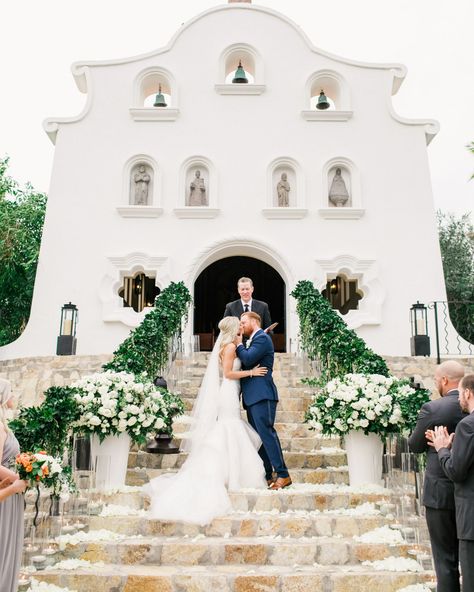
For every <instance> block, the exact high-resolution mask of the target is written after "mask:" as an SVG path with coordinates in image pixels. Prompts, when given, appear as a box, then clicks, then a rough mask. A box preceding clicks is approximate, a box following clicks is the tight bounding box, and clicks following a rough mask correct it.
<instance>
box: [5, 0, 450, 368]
mask: <svg viewBox="0 0 474 592" xmlns="http://www.w3.org/2000/svg"><path fill="white" fill-rule="evenodd" d="M233 44H247V45H248V46H250V47H251V48H254V50H255V52H256V55H257V56H258V59H260V61H261V63H260V64H259V66H258V67H259V69H258V77H257V78H258V79H256V84H259V85H261V87H259V92H260V94H255V95H227V94H221V92H223V91H221V92H217V91H216V88H215V85H216V84H218V83H221V82H222V80H221V79H219V71H220V68H221V70H222V64H221V66H220V65H219V58H220V56H221V55H223V53H225V51H226V49H227V48H229V47H230V46H232V45H233ZM257 61H258V60H257ZM149 68H152V69H153V68H156V69H159V70H160V71H162V72H165V73H169V76H170V85H171V87H172V89H174V95H173V99H172V105H171V107H170V108H172V109H176V110H177V111H176V112H175V111H173V112H171V113H172V114H173V118H175V119H174V120H171V121H162V120H152V121H136V120H134V118H133V117H132V115H131V113H130V109H131V108H132V107H137V106H139V105H137V100H138V99H137V98H136V97H137V96H138V94H139V93H138V90H137V89H136V88H134V82H135V81H136V80H137V79H139V78H140V75H141V74H142V73H143V72H144V71H146V70H147V69H149ZM320 70H326V71H330V72H334V73H335V75H337V77H339V78H340V80H342V81H345V83H344V88H343V89H341V92H342V95H343V104H342V103H341V109H340V110H341V111H344V113H346V115H343V117H342V119H343V120H342V121H332V120H330V119H331V118H334V112H329V111H328V112H323V113H319V114H318V117H319V118H320V119H321V118H324V117H325V116H326V120H322V121H321V120H319V121H311V120H308V116H306V117H305V116H304V114H303V113H302V112H303V111H305V110H308V109H309V96H307V94H306V92H307V88H308V84H309V83H308V81H309V80H310V78H311V77H312V76H313V75H314V74H315V73H316V72H318V71H320ZM73 71H74V73H75V75H76V79H77V81H78V85H79V87H80V88H82V90H84V91H86V92H87V93H88V101H87V106H86V108H85V110H84V112H83V113H82V114H81V115H80V116H78V117H75V118H74V117H73V118H70V119H69V120H49V121H48V122H47V123H46V129H47V130H48V131H49V133H50V134H51V136H52V138H53V139H54V138H55V141H56V150H55V160H54V166H53V171H52V180H51V188H50V192H49V201H48V208H47V215H46V222H45V229H44V235H43V242H42V247H41V254H40V260H39V266H38V273H37V280H36V284H35V292H34V298H33V305H32V312H31V318H30V322H29V323H28V326H27V328H26V330H25V332H24V334H23V335H22V336H21V337H20V339H18V340H17V341H16V342H14V343H13V344H10V345H9V346H6V347H4V348H1V349H0V357H2V358H12V357H20V356H37V355H50V354H53V353H54V352H55V348H56V337H57V335H58V329H59V316H60V309H61V306H62V304H64V303H65V302H68V301H72V302H73V303H75V304H76V305H77V307H78V308H79V315H80V322H79V325H78V331H77V338H78V346H77V353H80V354H99V353H109V352H111V351H112V350H113V349H114V348H115V347H116V346H117V345H118V344H119V343H120V341H122V340H123V339H124V338H125V337H126V336H127V334H128V332H129V330H130V325H131V324H137V323H138V320H139V317H138V315H136V314H135V313H133V312H132V311H130V310H128V311H125V312H124V311H123V309H121V307H120V303H121V301H120V300H119V298H118V296H117V295H116V291H117V286H118V285H119V283H120V266H121V265H122V268H123V269H125V268H127V266H128V269H129V270H132V269H149V270H151V271H153V270H156V272H157V283H158V284H159V285H160V287H162V288H163V287H165V286H166V285H167V283H169V281H171V280H173V281H179V280H181V279H184V280H185V282H186V284H187V285H188V287H189V289H190V290H191V291H192V290H193V283H194V280H195V279H196V278H197V276H198V275H199V273H200V271H202V269H204V268H205V267H206V265H208V264H209V263H211V262H213V261H215V260H217V259H220V258H222V257H225V256H232V255H248V256H252V257H256V258H258V259H263V260H265V261H266V262H267V263H270V264H271V265H273V266H274V267H275V268H276V269H277V270H278V271H279V272H280V273H281V274H282V276H283V279H284V280H285V282H286V286H287V289H288V293H289V292H290V291H291V290H292V289H293V287H294V285H295V283H296V282H297V281H298V280H300V279H311V280H313V281H314V282H315V283H316V284H317V285H318V287H321V286H322V285H323V284H324V283H325V281H326V273H327V272H328V271H331V269H333V268H334V269H333V271H338V270H339V269H340V268H341V265H343V264H344V265H346V266H347V268H348V269H349V271H352V272H354V273H357V274H359V275H358V277H359V278H360V282H359V283H360V285H362V286H363V287H364V291H365V293H366V298H364V299H363V300H362V301H361V303H360V310H359V311H352V312H351V313H349V314H348V315H346V317H345V320H346V321H348V322H349V324H350V325H352V326H354V327H356V328H357V331H358V333H359V334H360V335H361V336H362V337H363V338H364V339H366V340H367V342H368V344H369V345H370V346H371V347H373V348H374V349H375V350H376V351H377V352H379V353H381V354H385V355H406V354H407V353H409V337H410V326H409V317H408V311H409V308H410V306H411V304H412V303H413V302H415V301H416V300H420V301H422V302H423V301H431V300H435V299H445V297H446V296H445V288H444V281H443V275H442V267H441V259H440V253H439V245H438V240H437V232H436V224H435V218H434V206H433V198H432V192H431V185H430V174H429V168H428V160H427V152H426V150H427V148H426V143H427V142H426V140H427V137H428V138H431V136H432V135H433V134H434V133H436V129H437V128H436V123H435V122H430V121H427V122H424V121H404V120H401V119H400V118H397V116H395V115H394V114H393V112H392V106H391V93H392V89H393V88H395V90H396V88H397V87H398V85H399V83H400V82H401V80H402V79H403V76H404V68H403V67H402V66H399V65H373V64H360V63H355V62H351V61H350V60H345V59H342V58H335V57H333V56H329V55H327V54H325V53H324V52H322V51H320V50H317V49H316V48H314V47H313V46H312V45H311V44H310V42H309V41H308V40H307V38H306V37H305V36H304V34H303V33H302V32H301V31H300V30H299V28H297V27H296V26H295V25H294V24H293V23H291V22H290V21H288V20H287V19H286V18H285V17H284V16H282V15H280V14H278V13H275V12H273V11H271V10H269V9H266V8H263V7H260V6H252V5H249V4H230V5H226V6H219V7H216V8H215V9H212V10H210V11H208V12H206V13H204V14H203V15H199V16H198V17H196V18H195V19H194V20H192V21H191V22H190V23H187V24H186V25H184V26H183V27H182V28H181V30H180V31H179V32H178V33H177V34H176V36H175V37H174V38H173V39H172V41H171V42H170V43H169V45H168V46H166V47H165V48H163V49H161V50H158V51H156V52H153V53H151V54H148V55H145V56H140V57H135V58H130V59H124V60H117V61H115V62H97V63H91V64H77V65H75V66H74V68H73ZM240 86H243V85H240ZM249 88H250V86H249ZM239 90H240V89H239ZM247 90H248V89H247ZM56 131H57V134H56ZM137 155H145V156H147V157H149V159H150V161H153V162H155V163H156V166H157V174H156V176H155V192H154V203H153V206H154V207H156V208H157V210H156V215H154V217H139V218H138V217H123V216H122V215H120V213H119V212H118V211H117V208H118V207H120V206H126V205H127V196H126V194H125V191H124V186H127V179H126V178H124V174H125V173H124V171H125V170H126V168H127V166H129V163H130V162H131V159H133V158H134V157H136V156H137ZM194 157H196V159H198V160H199V159H201V160H203V159H204V160H203V161H205V162H208V163H209V164H210V167H211V175H212V178H211V179H206V181H207V182H208V183H209V185H210V187H211V191H210V198H211V203H210V207H211V209H212V211H213V212H214V214H215V217H212V218H196V217H194V218H181V217H179V216H180V215H182V214H180V213H179V212H176V211H175V210H176V209H178V208H183V207H184V190H183V186H184V181H183V174H184V173H183V163H185V162H186V161H188V159H191V160H192V159H193V158H194ZM279 159H283V160H285V161H289V162H290V161H291V162H295V163H296V164H297V166H298V179H297V181H298V183H297V186H298V191H299V193H298V196H297V200H296V202H297V203H295V205H296V206H297V208H296V209H295V210H294V211H292V212H290V213H292V215H293V216H295V217H294V219H274V218H273V217H272V215H278V214H279V213H281V212H276V213H275V212H273V213H272V212H271V211H270V213H269V212H268V211H266V214H265V215H264V210H266V209H267V208H269V202H268V199H269V198H268V196H269V195H270V194H271V192H269V187H268V182H269V178H271V175H269V165H270V163H272V162H274V161H275V162H278V161H279ZM333 159H336V160H337V159H344V160H345V161H348V162H350V163H352V165H353V167H354V171H355V173H354V178H355V177H357V183H358V199H359V202H358V203H357V204H354V206H357V208H355V209H357V212H355V213H354V216H355V217H353V218H352V219H351V218H350V219H332V218H327V211H326V210H327V208H328V206H327V179H326V178H325V174H326V173H325V170H326V168H327V164H328V163H329V161H332V160H333ZM325 167H326V168H325ZM212 171H213V173H212ZM292 197H294V196H293V195H292ZM339 209H340V208H338V210H339ZM214 210H216V211H214ZM199 213H202V212H197V214H199ZM211 213H212V212H211ZM331 213H333V212H329V214H331ZM338 213H339V212H338ZM110 258H115V259H114V261H113V262H112V261H111V260H110ZM117 258H122V259H120V260H119V259H117ZM331 265H332V266H333V268H331ZM334 266H336V267H337V268H336V267H334ZM351 266H352V267H351ZM254 279H255V280H256V281H258V278H254ZM294 310H295V303H294V301H293V299H291V298H290V297H289V296H288V303H287V311H288V318H287V332H288V338H293V339H294V338H295V337H296V334H297V330H298V327H297V318H296V316H295V312H294ZM119 318H121V319H122V320H110V319H119ZM107 319H109V320H107ZM124 320H125V321H127V323H128V324H127V323H124V322H123V321H124Z"/></svg>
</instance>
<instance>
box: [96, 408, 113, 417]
mask: <svg viewBox="0 0 474 592" xmlns="http://www.w3.org/2000/svg"><path fill="white" fill-rule="evenodd" d="M98 413H100V415H103V416H104V417H112V412H111V411H110V409H108V408H107V407H99V410H98Z"/></svg>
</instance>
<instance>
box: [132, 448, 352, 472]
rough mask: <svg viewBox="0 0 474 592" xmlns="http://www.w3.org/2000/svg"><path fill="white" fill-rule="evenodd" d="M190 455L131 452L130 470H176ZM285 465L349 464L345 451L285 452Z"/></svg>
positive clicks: (325, 465)
mask: <svg viewBox="0 0 474 592" xmlns="http://www.w3.org/2000/svg"><path fill="white" fill-rule="evenodd" d="M187 457H188V455H187V453H185V452H180V453H179V454H150V453H148V452H143V451H141V450H140V451H138V452H133V451H132V452H130V454H129V456H128V468H130V469H133V468H135V467H142V468H148V469H174V468H179V467H181V466H182V465H183V463H184V461H185V460H186V459H187ZM284 457H285V463H286V465H287V467H288V468H289V469H292V468H295V469H316V468H320V467H321V468H326V467H339V466H343V465H346V464H347V460H346V453H345V451H344V450H335V451H334V452H319V451H316V452H285V454H284Z"/></svg>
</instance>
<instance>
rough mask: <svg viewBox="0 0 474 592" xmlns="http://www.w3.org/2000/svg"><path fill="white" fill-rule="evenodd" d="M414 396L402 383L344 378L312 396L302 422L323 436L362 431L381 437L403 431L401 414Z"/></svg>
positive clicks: (379, 378) (371, 376) (362, 376)
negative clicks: (304, 421)
mask: <svg viewBox="0 0 474 592" xmlns="http://www.w3.org/2000/svg"><path fill="white" fill-rule="evenodd" d="M414 393H415V389H413V388H411V387H410V386H409V384H408V382H407V381H406V380H399V379H397V378H394V377H393V376H382V375H380V374H346V375H345V376H343V377H342V378H334V379H333V380H331V381H330V382H328V383H327V384H326V385H325V386H324V387H323V388H321V389H319V390H318V391H317V392H316V393H315V394H314V396H313V400H312V402H311V404H310V406H309V407H308V410H307V412H306V416H305V420H306V422H307V423H308V424H309V427H310V429H313V430H315V431H316V432H321V433H323V434H335V435H339V436H340V435H344V434H346V433H347V432H349V431H350V430H362V431H363V432H364V433H365V434H369V433H376V434H380V435H382V436H385V435H387V434H389V433H394V432H400V431H402V430H403V429H404V428H405V427H406V425H405V424H406V422H405V417H404V410H405V409H406V408H407V407H408V406H409V405H410V398H411V397H412V395H413V394H414ZM415 399H416V398H415ZM411 411H412V410H411V409H410V412H411Z"/></svg>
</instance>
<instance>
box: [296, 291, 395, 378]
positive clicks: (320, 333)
mask: <svg viewBox="0 0 474 592" xmlns="http://www.w3.org/2000/svg"><path fill="white" fill-rule="evenodd" d="M291 296H293V297H294V298H296V299H297V301H298V303H297V306H296V310H297V312H298V316H299V320H300V336H301V341H302V347H303V350H304V351H305V352H306V354H307V355H308V357H309V359H310V360H316V359H318V360H319V361H320V363H321V366H322V368H321V377H320V379H319V380H320V381H321V382H323V383H325V382H328V381H329V380H331V379H333V378H335V377H337V376H344V375H345V374H348V373H351V372H354V373H360V374H382V375H383V376H389V374H390V372H389V369H388V367H387V364H386V363H385V360H384V359H383V358H382V357H380V356H379V355H377V354H376V353H375V352H373V351H372V350H371V349H369V348H368V347H367V345H366V344H365V341H364V340H363V339H361V338H360V337H358V336H357V334H356V333H355V332H354V331H352V329H349V328H348V327H347V325H346V323H345V322H344V321H343V320H342V319H341V317H340V316H339V315H338V314H337V313H336V312H335V311H334V310H333V309H332V308H331V305H330V304H329V302H328V301H327V300H326V299H325V298H323V297H322V296H321V294H320V293H319V292H318V290H316V288H315V287H314V286H313V284H312V282H310V281H308V280H302V281H300V282H298V284H297V285H296V287H295V289H294V290H293V292H292V293H291Z"/></svg>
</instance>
